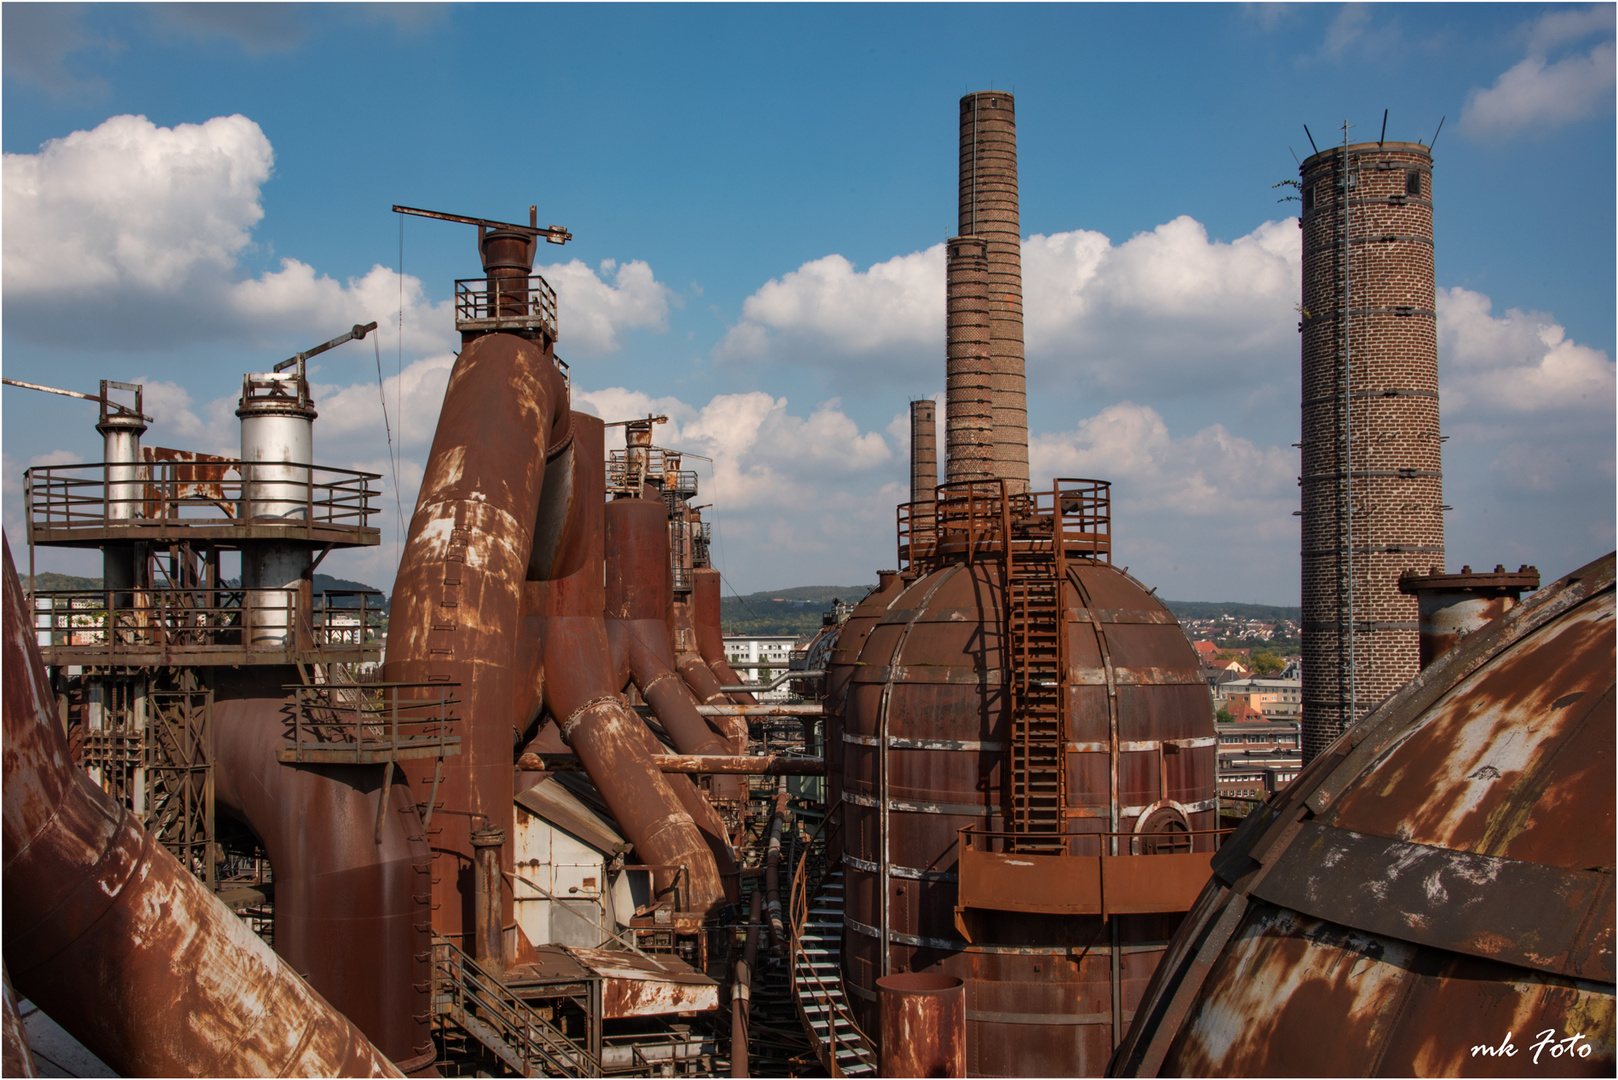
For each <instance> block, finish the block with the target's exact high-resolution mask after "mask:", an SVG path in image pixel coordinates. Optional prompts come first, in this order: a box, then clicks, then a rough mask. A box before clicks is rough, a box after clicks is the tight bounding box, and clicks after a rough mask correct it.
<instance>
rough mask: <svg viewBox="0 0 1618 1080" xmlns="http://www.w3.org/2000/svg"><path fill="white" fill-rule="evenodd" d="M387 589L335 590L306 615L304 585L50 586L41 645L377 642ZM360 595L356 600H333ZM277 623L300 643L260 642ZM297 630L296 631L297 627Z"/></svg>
mask: <svg viewBox="0 0 1618 1080" xmlns="http://www.w3.org/2000/svg"><path fill="white" fill-rule="evenodd" d="M381 595H382V594H381V593H379V592H374V591H361V590H328V591H325V592H321V593H317V594H316V595H315V597H314V598H313V604H312V609H311V610H310V611H309V613H308V618H307V619H305V618H304V612H303V610H302V604H301V603H300V599H301V597H300V592H299V590H297V589H240V588H234V589H206V588H167V589H49V590H37V591H35V592H34V594H33V605H34V630H35V632H36V635H37V638H38V641H39V645H40V647H41V648H47V649H51V648H55V649H80V648H88V649H106V650H109V651H112V652H117V651H131V652H133V651H143V652H144V651H153V650H161V651H169V650H195V649H202V650H207V649H248V648H264V649H270V650H276V649H279V650H282V651H285V650H286V649H288V648H293V649H297V648H312V649H317V650H318V649H330V648H375V647H377V646H378V645H379V644H380V642H381V635H382V625H383V612H382V610H381V608H380V606H371V604H370V600H371V598H372V597H380V596H381ZM342 599H357V600H358V603H357V604H342V603H334V602H333V601H334V600H342ZM255 625H256V626H261V627H262V626H273V627H276V628H278V629H280V630H281V631H282V632H283V633H285V634H292V635H293V636H294V637H295V638H302V639H303V641H302V642H301V643H299V642H297V641H292V642H288V641H285V640H274V641H268V642H254V641H252V640H251V637H252V635H251V633H249V631H248V628H249V627H251V626H255ZM294 627H296V628H298V629H297V631H296V633H294V631H293V630H292V628H294Z"/></svg>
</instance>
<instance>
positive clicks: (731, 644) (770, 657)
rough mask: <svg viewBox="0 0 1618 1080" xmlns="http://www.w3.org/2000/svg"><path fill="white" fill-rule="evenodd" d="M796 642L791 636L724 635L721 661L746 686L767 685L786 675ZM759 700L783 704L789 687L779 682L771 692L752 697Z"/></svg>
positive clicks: (789, 690) (788, 692) (763, 692)
mask: <svg viewBox="0 0 1618 1080" xmlns="http://www.w3.org/2000/svg"><path fill="white" fill-rule="evenodd" d="M797 644H798V639H797V637H796V636H794V635H792V634H726V635H725V659H727V660H729V661H730V666H731V667H733V668H735V669H736V672H737V674H739V675H740V676H741V677H742V678H743V679H746V680H747V681H748V682H750V683H768V682H772V681H774V680H775V679H777V678H779V677H780V676H782V675H784V674H786V671H787V666H788V664H789V663H790V662H791V660H792V652H793V649H794V647H795V646H796V645H797ZM753 696H754V697H756V698H758V699H759V700H760V701H786V700H788V699H789V698H790V697H791V696H792V691H791V688H790V687H789V685H788V684H787V683H782V684H781V685H780V686H778V687H777V688H776V689H774V690H766V691H759V692H757V693H755V694H754V695H753Z"/></svg>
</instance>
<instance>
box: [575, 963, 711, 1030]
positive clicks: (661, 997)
mask: <svg viewBox="0 0 1618 1080" xmlns="http://www.w3.org/2000/svg"><path fill="white" fill-rule="evenodd" d="M564 948H566V950H567V952H568V954H569V955H570V956H572V957H573V958H574V959H575V960H577V961H578V962H579V963H581V964H583V965H584V966H585V967H587V968H589V969H590V971H591V972H592V973H593V974H595V975H596V976H597V977H599V978H600V979H601V1015H602V1017H603V1018H604V1019H607V1020H622V1019H624V1018H626V1017H631V1016H666V1015H668V1014H669V1013H687V1012H711V1011H713V1010H715V1009H717V1008H719V984H718V983H716V982H714V981H713V980H712V979H710V978H708V976H706V975H704V974H702V973H701V972H699V971H696V970H694V969H693V968H692V967H691V966H690V965H689V964H687V963H685V962H684V961H683V960H680V959H679V958H678V957H674V956H651V955H648V954H646V953H628V952H612V951H609V950H607V949H581V948H575V947H573V946H564Z"/></svg>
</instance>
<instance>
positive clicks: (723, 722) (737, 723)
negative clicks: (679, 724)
mask: <svg viewBox="0 0 1618 1080" xmlns="http://www.w3.org/2000/svg"><path fill="white" fill-rule="evenodd" d="M668 623H669V637H670V639H671V640H672V641H673V642H674V667H675V670H676V671H678V672H679V673H680V678H682V679H684V680H685V684H686V686H688V687H690V689H691V694H692V696H693V697H695V698H696V699H697V701H698V702H699V703H700V705H701V706H703V707H709V708H711V707H714V706H721V707H723V710H722V711H719V712H704V713H703V715H709V716H713V717H715V718H716V719H715V720H714V727H715V728H716V729H717V730H718V731H719V732H720V733H721V734H722V735H723V736H724V738H725V739H726V740H727V741H728V742H729V743H730V746H731V751H732V753H737V754H741V753H746V751H747V737H748V734H747V721H746V720H744V719H742V718H741V717H740V716H737V715H736V714H735V713H733V712H731V711H730V710H731V709H734V708H736V707H737V705H736V703H735V702H734V701H732V700H731V698H730V697H729V696H728V695H727V694H726V693H725V692H724V691H723V690H721V689H720V687H721V686H722V685H723V684H724V683H723V680H722V679H720V678H719V676H717V675H715V674H714V672H713V669H712V668H710V667H709V666H708V663H707V661H705V660H704V659H703V658H702V654H701V653H700V652H698V651H697V628H696V625H695V624H694V623H693V622H692V603H691V598H690V597H689V596H687V597H684V598H681V597H678V596H677V597H675V599H674V602H673V603H672V604H670V605H669V613H668Z"/></svg>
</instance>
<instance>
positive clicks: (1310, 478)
mask: <svg viewBox="0 0 1618 1080" xmlns="http://www.w3.org/2000/svg"><path fill="white" fill-rule="evenodd" d="M1301 183H1302V198H1303V217H1302V226H1303V322H1302V324H1301V330H1302V333H1303V442H1302V451H1303V454H1302V458H1303V470H1302V476H1301V478H1300V483H1301V486H1302V498H1303V537H1302V539H1303V543H1302V565H1303V582H1302V585H1303V590H1302V591H1303V754H1304V758H1305V760H1309V759H1311V758H1313V757H1314V756H1315V755H1317V754H1319V753H1320V752H1321V751H1322V750H1323V749H1324V748H1325V747H1326V746H1327V745H1328V744H1329V743H1330V742H1331V741H1332V740H1333V739H1335V738H1336V737H1337V736H1338V735H1339V734H1341V733H1342V732H1343V731H1344V730H1345V729H1347V728H1349V727H1352V726H1353V725H1354V724H1355V723H1357V722H1358V721H1359V720H1360V719H1361V718H1362V717H1364V716H1365V714H1366V713H1368V712H1369V711H1370V710H1371V709H1372V708H1374V707H1375V706H1376V704H1377V703H1378V702H1380V701H1381V700H1382V699H1383V698H1385V697H1386V696H1387V695H1388V694H1390V693H1392V692H1393V691H1395V690H1397V689H1398V688H1399V687H1400V686H1402V685H1404V684H1405V683H1406V682H1407V681H1409V680H1410V679H1411V678H1412V677H1413V676H1414V675H1415V674H1416V671H1417V667H1418V660H1417V657H1418V651H1417V604H1416V599H1415V597H1413V596H1405V595H1402V594H1401V593H1400V591H1399V577H1400V575H1401V574H1403V573H1405V572H1407V571H1414V572H1417V573H1420V572H1424V571H1425V570H1426V569H1427V568H1428V567H1431V566H1438V567H1442V566H1443V564H1444V517H1443V512H1442V506H1441V504H1442V503H1443V501H1444V491H1443V473H1442V471H1441V468H1440V461H1439V441H1438V435H1439V432H1438V335H1437V316H1436V314H1435V311H1434V286H1433V203H1432V156H1431V154H1430V153H1429V152H1428V150H1427V148H1426V147H1425V146H1422V145H1420V144H1419V143H1395V142H1389V143H1384V144H1381V145H1379V144H1377V143H1359V144H1355V145H1350V146H1346V147H1336V148H1333V149H1330V150H1325V151H1322V152H1320V153H1317V154H1315V155H1314V156H1313V157H1311V158H1309V159H1308V160H1306V161H1305V162H1304V163H1303V165H1302V167H1301Z"/></svg>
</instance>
